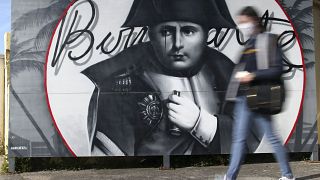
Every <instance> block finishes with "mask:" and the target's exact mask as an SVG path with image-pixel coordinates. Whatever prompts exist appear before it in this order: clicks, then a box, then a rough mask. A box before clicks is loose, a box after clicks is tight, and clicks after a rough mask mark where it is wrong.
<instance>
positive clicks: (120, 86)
mask: <svg viewBox="0 0 320 180" xmlns="http://www.w3.org/2000/svg"><path fill="white" fill-rule="evenodd" d="M135 70H136V67H135V66H134V65H132V66H130V67H128V68H126V69H124V70H122V71H119V72H117V73H115V74H114V75H113V77H112V78H113V82H112V91H114V92H123V93H126V92H130V91H131V90H132V87H133V74H134V71H135Z"/></svg>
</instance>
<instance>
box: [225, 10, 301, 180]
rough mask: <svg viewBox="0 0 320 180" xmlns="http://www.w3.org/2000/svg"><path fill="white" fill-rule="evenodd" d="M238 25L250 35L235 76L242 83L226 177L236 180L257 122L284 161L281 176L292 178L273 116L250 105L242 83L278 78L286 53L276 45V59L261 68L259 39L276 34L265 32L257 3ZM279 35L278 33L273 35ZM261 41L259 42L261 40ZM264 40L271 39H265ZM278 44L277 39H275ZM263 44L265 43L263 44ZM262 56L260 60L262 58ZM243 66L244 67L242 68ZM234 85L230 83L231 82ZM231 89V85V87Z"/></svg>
mask: <svg viewBox="0 0 320 180" xmlns="http://www.w3.org/2000/svg"><path fill="white" fill-rule="evenodd" d="M237 20H238V28H239V30H240V31H241V32H242V33H243V35H244V36H245V37H246V38H249V39H248V41H247V43H246V46H245V48H244V51H243V52H242V56H241V58H240V62H239V64H238V65H237V67H236V68H237V69H238V72H234V76H233V77H232V78H234V79H236V80H237V81H238V82H239V83H240V88H239V90H238V89H237V90H236V91H237V93H236V98H235V99H236V105H235V109H234V115H235V120H234V126H233V140H232V141H233V142H232V148H231V161H230V165H229V169H228V171H227V173H226V175H225V177H224V179H225V180H234V179H236V178H237V176H238V173H239V170H240V166H241V164H242V161H243V160H244V158H245V153H246V140H247V137H248V134H249V130H250V127H251V126H252V124H255V125H257V127H258V128H259V130H260V131H261V132H263V133H265V136H266V137H267V139H268V140H269V142H270V143H271V145H272V148H273V150H274V155H275V157H276V159H277V161H278V163H279V164H280V169H281V173H282V178H280V179H279V180H290V179H291V180H292V179H295V178H294V177H293V174H292V171H291V168H290V165H289V163H288V160H287V154H286V151H285V148H284V147H283V146H282V144H281V141H280V140H279V138H278V137H277V136H276V135H275V132H274V129H273V127H272V118H271V115H270V114H264V113H259V112H253V111H252V110H250V109H249V108H248V103H247V97H246V96H245V95H246V94H245V92H244V91H241V89H242V88H241V87H243V86H246V87H249V88H250V86H252V85H253V84H263V83H268V82H275V81H278V80H279V79H281V75H282V71H283V70H282V56H281V49H280V48H279V47H277V46H273V47H272V49H273V52H274V53H273V55H274V57H275V58H274V60H272V61H273V63H272V64H271V60H270V59H272V58H268V60H267V61H269V62H267V63H269V64H271V65H270V66H269V67H268V68H267V69H260V67H261V66H259V65H260V64H261V63H263V62H260V61H261V59H259V58H258V57H259V55H258V53H257V52H258V51H261V50H260V49H259V48H258V47H257V46H258V44H259V43H260V42H261V41H260V39H259V41H258V38H257V37H258V36H259V37H261V35H262V34H263V35H266V36H272V34H266V33H264V30H265V29H264V27H263V26H262V24H261V21H260V18H259V16H258V13H257V11H256V10H255V9H254V8H253V7H250V6H249V7H245V8H244V9H242V10H241V11H240V13H239V15H238V18H237ZM273 36H275V35H273ZM275 39H276V38H275ZM257 42H259V43H257ZM263 43H267V42H266V41H264V42H263ZM275 44H276V43H275ZM259 47H261V46H259ZM258 60H259V62H258ZM241 67H242V69H241ZM229 87H230V86H229ZM228 90H229V89H228Z"/></svg>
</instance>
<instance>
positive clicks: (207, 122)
mask: <svg viewBox="0 0 320 180" xmlns="http://www.w3.org/2000/svg"><path fill="white" fill-rule="evenodd" d="M217 126H218V119H217V117H215V116H214V115H211V114H209V113H208V112H207V111H205V110H203V109H200V116H199V119H198V121H197V123H196V125H195V126H194V128H193V129H192V130H191V135H192V136H193V137H194V138H195V139H197V140H198V141H199V142H200V143H201V144H202V145H203V146H204V147H208V146H209V144H210V143H211V141H212V140H213V138H214V136H215V134H216V132H217Z"/></svg>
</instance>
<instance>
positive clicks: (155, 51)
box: [82, 0, 255, 156]
mask: <svg viewBox="0 0 320 180" xmlns="http://www.w3.org/2000/svg"><path fill="white" fill-rule="evenodd" d="M143 26H147V27H148V35H149V38H150V41H149V42H145V43H140V44H138V45H135V46H132V47H130V48H128V49H126V50H124V51H122V52H121V53H119V54H118V55H116V56H114V57H113V58H111V59H108V60H105V61H102V62H100V63H97V64H95V65H93V66H91V67H89V68H87V69H85V70H84V71H83V72H82V73H83V74H84V75H86V76H87V77H88V78H89V79H90V80H91V81H92V82H93V83H94V84H95V86H96V88H95V90H94V92H93V94H92V97H91V101H90V105H89V108H88V133H89V140H90V145H91V151H92V155H93V156H100V155H101V156H104V155H108V156H109V155H110V156H123V155H130V156H132V155H189V154H209V153H221V152H222V153H229V149H230V143H231V130H232V127H231V124H232V122H231V121H232V120H231V119H232V116H231V115H232V114H231V112H232V105H228V104H227V105H226V103H225V102H224V96H225V90H226V88H227V85H228V81H229V78H230V76H231V73H232V70H233V66H234V64H233V62H232V61H231V60H230V59H228V58H227V57H226V56H225V55H224V54H222V53H220V52H218V51H216V50H214V49H211V48H210V47H208V46H207V39H208V32H209V30H210V29H212V28H235V24H234V22H233V20H232V18H231V16H230V14H229V11H228V8H227V5H226V3H225V2H224V0H135V1H134V2H133V5H132V7H131V10H130V12H129V14H128V17H127V19H126V21H125V23H124V24H123V27H143ZM251 144H253V145H254V144H255V143H251Z"/></svg>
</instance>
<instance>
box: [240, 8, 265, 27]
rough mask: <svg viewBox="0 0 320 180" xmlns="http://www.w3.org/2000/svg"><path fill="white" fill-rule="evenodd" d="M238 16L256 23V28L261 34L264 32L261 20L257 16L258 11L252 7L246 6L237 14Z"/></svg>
mask: <svg viewBox="0 0 320 180" xmlns="http://www.w3.org/2000/svg"><path fill="white" fill-rule="evenodd" d="M238 15H239V16H248V17H250V18H252V19H253V20H254V21H256V22H257V23H258V28H259V29H260V31H261V32H264V31H265V30H266V29H265V27H264V26H263V25H262V21H261V18H260V16H259V14H258V11H257V10H256V9H255V8H254V7H252V6H247V7H244V8H243V9H242V10H241V11H240V12H239V14H238Z"/></svg>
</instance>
